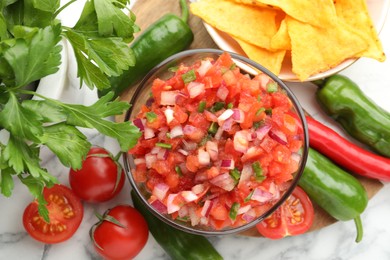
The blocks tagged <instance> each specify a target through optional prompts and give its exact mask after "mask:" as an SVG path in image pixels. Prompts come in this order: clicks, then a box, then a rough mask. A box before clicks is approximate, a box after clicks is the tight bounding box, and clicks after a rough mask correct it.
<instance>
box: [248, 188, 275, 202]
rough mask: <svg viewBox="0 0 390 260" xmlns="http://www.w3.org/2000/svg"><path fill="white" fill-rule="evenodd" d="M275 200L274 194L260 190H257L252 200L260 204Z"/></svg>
mask: <svg viewBox="0 0 390 260" xmlns="http://www.w3.org/2000/svg"><path fill="white" fill-rule="evenodd" d="M272 199H273V194H272V193H271V192H269V191H265V190H263V189H260V188H255V189H254V191H253V194H252V197H251V200H256V201H259V202H267V201H270V200H272Z"/></svg>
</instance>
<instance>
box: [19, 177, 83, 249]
mask: <svg viewBox="0 0 390 260" xmlns="http://www.w3.org/2000/svg"><path fill="white" fill-rule="evenodd" d="M43 196H44V198H45V200H46V201H47V205H46V207H47V209H48V211H49V218H50V223H47V222H46V221H45V220H44V219H43V217H41V216H40V215H39V213H38V202H37V201H33V202H31V203H30V204H29V205H28V206H27V207H26V209H25V210H24V213H23V225H24V228H25V229H26V231H27V232H28V233H29V235H30V236H31V237H33V238H34V239H36V240H38V241H41V242H43V243H46V244H55V243H60V242H63V241H65V240H67V239H69V238H70V237H71V236H72V235H73V234H74V233H75V232H76V230H77V228H78V227H79V226H80V223H81V220H82V219H83V214H84V209H83V205H82V204H81V201H80V199H79V198H77V197H76V195H75V194H74V193H73V191H72V190H71V189H69V188H68V187H66V186H63V185H59V184H55V185H54V186H53V187H51V188H45V189H44V190H43Z"/></svg>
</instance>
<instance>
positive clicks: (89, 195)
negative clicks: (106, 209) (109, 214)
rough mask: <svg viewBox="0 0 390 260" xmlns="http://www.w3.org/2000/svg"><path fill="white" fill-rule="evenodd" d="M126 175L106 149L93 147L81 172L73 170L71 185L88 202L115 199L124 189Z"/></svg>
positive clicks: (70, 176)
mask: <svg viewBox="0 0 390 260" xmlns="http://www.w3.org/2000/svg"><path fill="white" fill-rule="evenodd" d="M124 182H125V173H124V171H123V169H122V167H121V166H120V165H119V163H118V162H117V161H116V160H115V159H113V156H112V155H111V154H110V153H109V152H108V151H107V150H105V149H104V148H101V147H92V148H91V149H90V151H89V152H88V155H87V158H86V159H85V160H84V162H83V165H82V167H81V169H80V170H73V169H71V170H70V172H69V184H70V186H71V188H72V190H73V191H74V193H75V194H76V195H77V196H78V197H79V198H80V199H82V200H84V201H87V202H103V201H108V200H110V199H112V198H114V197H115V196H116V195H117V194H118V193H119V192H120V191H121V190H122V188H123V184H124Z"/></svg>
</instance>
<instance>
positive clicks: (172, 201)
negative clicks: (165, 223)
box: [167, 193, 182, 214]
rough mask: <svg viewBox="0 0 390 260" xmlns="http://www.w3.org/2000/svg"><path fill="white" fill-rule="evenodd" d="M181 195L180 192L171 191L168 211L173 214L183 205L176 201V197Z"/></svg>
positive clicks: (168, 199)
mask: <svg viewBox="0 0 390 260" xmlns="http://www.w3.org/2000/svg"><path fill="white" fill-rule="evenodd" d="M177 196H179V194H176V193H171V194H169V195H168V198H167V211H168V214H172V213H174V212H176V211H178V210H179V209H180V208H181V206H182V205H178V204H177V203H176V202H175V199H176V197H177Z"/></svg>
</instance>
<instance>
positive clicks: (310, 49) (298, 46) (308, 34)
mask: <svg viewBox="0 0 390 260" xmlns="http://www.w3.org/2000/svg"><path fill="white" fill-rule="evenodd" d="M286 22H287V28H288V32H289V35H290V38H291V58H292V71H293V72H294V73H295V74H296V75H297V77H298V78H299V79H300V80H301V81H304V80H305V79H307V78H308V77H310V76H311V75H314V74H316V73H319V72H323V71H326V70H328V69H330V68H333V67H335V66H337V65H338V64H340V63H341V62H343V61H344V60H346V59H348V58H350V57H354V56H355V55H356V54H358V53H360V52H362V51H363V50H365V49H366V48H367V47H368V44H367V43H366V41H365V40H364V39H363V38H362V37H361V36H360V35H359V34H356V33H354V32H353V31H352V30H351V29H350V26H348V25H347V24H345V23H344V22H343V21H339V22H338V23H337V24H335V25H334V26H330V27H328V28H320V27H315V26H312V25H310V24H307V23H302V22H300V21H298V20H295V19H294V18H292V17H289V16H287V17H286Z"/></svg>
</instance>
